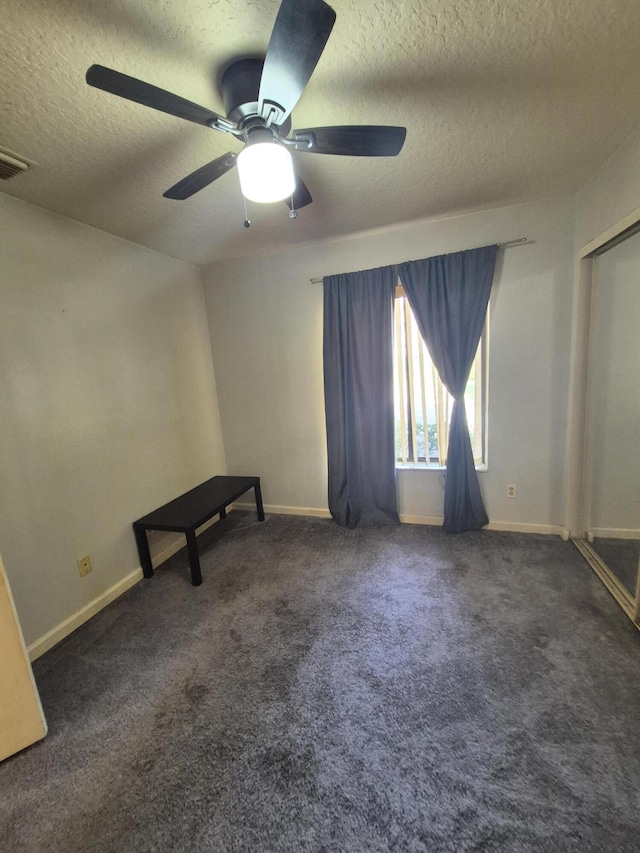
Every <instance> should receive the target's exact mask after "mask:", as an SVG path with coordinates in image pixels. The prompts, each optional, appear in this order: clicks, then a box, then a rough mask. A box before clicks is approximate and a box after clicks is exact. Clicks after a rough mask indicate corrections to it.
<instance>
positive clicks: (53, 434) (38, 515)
mask: <svg viewBox="0 0 640 853" xmlns="http://www.w3.org/2000/svg"><path fill="white" fill-rule="evenodd" d="M0 300H1V302H0V304H1V307H2V310H1V312H0V363H1V364H2V371H1V373H0V399H1V400H2V404H1V405H0V479H1V481H2V488H1V490H0V550H1V551H2V555H3V558H4V561H5V565H6V569H7V574H8V575H9V578H10V580H11V586H12V590H13V593H14V597H15V600H16V606H17V610H18V613H19V616H20V620H21V623H22V628H23V631H24V635H25V640H26V642H27V643H28V644H31V643H33V642H34V641H35V640H37V639H38V638H40V637H42V635H43V634H45V633H46V632H48V631H50V630H52V629H53V628H54V627H55V626H57V625H59V624H60V623H61V622H63V620H66V619H69V618H70V617H71V616H72V615H73V614H75V613H77V612H78V611H80V610H81V609H82V608H83V607H85V606H86V605H87V604H88V603H89V602H91V601H92V600H93V599H95V598H97V597H98V596H100V595H101V594H103V593H104V592H105V590H107V589H109V588H110V587H112V586H113V585H114V584H117V583H118V581H120V580H121V579H122V578H124V577H125V576H127V575H128V574H129V573H131V572H132V571H133V570H135V569H136V567H138V566H139V560H138V556H137V552H136V549H135V543H134V538H133V534H132V531H131V522H132V521H133V520H134V519H136V518H137V517H139V516H140V515H142V514H144V513H145V512H148V511H150V510H152V509H154V508H155V507H156V506H158V505H160V504H162V503H164V502H165V501H167V500H169V499H171V498H172V497H175V496H176V495H177V494H179V493H180V492H182V491H184V490H185V489H187V488H190V487H192V486H195V485H197V483H199V482H201V481H202V480H204V479H206V478H207V477H209V476H212V475H213V474H215V473H224V472H225V470H226V467H225V460H224V451H223V444H222V437H221V428H220V422H219V414H218V408H217V398H216V388H215V377H214V374H213V368H212V364H211V354H210V348H209V337H208V332H207V326H206V320H205V314H204V304H203V296H202V285H201V280H200V273H199V270H198V269H196V268H195V267H192V266H189V265H187V264H184V263H181V262H178V261H175V260H172V259H169V258H167V257H164V256H161V255H158V254H156V253H154V252H151V251H149V250H146V249H142V248H140V247H138V246H135V245H133V244H131V243H127V242H126V241H124V240H120V239H118V238H116V237H113V236H110V235H108V234H105V233H102V232H100V231H96V230H94V229H92V228H89V227H86V226H84V225H80V224H78V223H76V222H73V221H71V220H68V219H65V218H63V217H60V216H57V215H54V214H51V213H48V212H46V211H44V210H42V209H40V208H36V207H32V206H30V205H28V204H25V203H24V202H21V201H18V200H16V199H13V198H11V197H9V196H5V195H0ZM85 554H89V555H90V557H91V560H92V562H93V572H92V574H90V575H87V576H86V577H84V578H80V576H79V573H78V569H77V566H76V560H77V559H78V558H79V557H81V556H83V555H85Z"/></svg>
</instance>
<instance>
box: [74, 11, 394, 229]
mask: <svg viewBox="0 0 640 853" xmlns="http://www.w3.org/2000/svg"><path fill="white" fill-rule="evenodd" d="M335 19H336V13H335V12H334V10H333V9H332V8H331V7H330V6H329V5H327V3H325V2H324V0H282V3H281V5H280V9H279V11H278V15H277V17H276V22H275V24H274V27H273V32H272V33H271V39H270V41H269V45H268V47H267V53H266V56H265V58H264V60H262V59H253V58H250V59H238V60H236V61H235V62H233V63H231V64H230V65H229V66H228V67H227V69H226V70H225V72H224V74H223V75H222V81H221V90H222V99H223V102H224V106H225V110H226V112H227V115H226V116H221V115H218V114H217V113H214V112H212V111H211V110H209V109H207V108H205V107H201V106H198V104H194V103H192V102H191V101H187V100H185V99H184V98H181V97H179V96H178V95H173V94H171V93H170V92H167V91H165V90H164V89H159V88H158V87H156V86H152V85H150V84H149V83H144V82H143V81H142V80H137V79H136V78H135V77H129V76H128V75H127V74H122V73H120V72H119V71H113V70H112V69H110V68H105V67H104V66H102V65H92V66H91V67H90V68H89V70H88V71H87V74H86V80H87V83H88V84H89V85H90V86H94V87H95V88H97V89H102V90H103V91H105V92H110V93H111V94H113V95H119V96H120V97H121V98H127V99H128V100H130V101H135V102H136V103H138V104H143V105H144V106H147V107H151V108H153V109H156V110H160V111H162V112H165V113H169V115H173V116H177V117H178V118H182V119H186V120H187V121H192V122H195V123H196V124H200V125H204V126H205V127H209V128H212V129H213V130H218V131H220V132H222V133H229V134H231V135H232V136H234V137H236V139H238V140H240V141H243V142H244V148H243V149H242V151H240V153H239V154H234V153H232V152H228V153H227V154H223V155H222V156H221V157H218V158H216V159H215V160H213V161H212V162H211V163H207V164H206V165H205V166H202V167H201V168H199V169H197V170H196V171H195V172H192V173H191V174H190V175H188V176H187V177H186V178H183V179H182V180H181V181H178V183H177V184H174V186H172V187H171V188H170V189H168V190H167V191H166V192H165V193H163V195H164V196H165V197H166V198H171V199H180V200H183V199H186V198H189V197H190V196H192V195H194V193H197V192H198V191H199V190H201V189H204V187H206V186H208V185H209V184H211V183H213V181H216V180H217V179H218V178H220V177H222V175H224V174H225V173H226V172H228V171H229V170H230V169H232V168H233V167H234V166H237V167H238V171H239V174H240V186H241V189H242V192H243V195H244V196H245V197H246V198H248V199H250V200H252V201H259V202H272V201H282V200H285V201H286V203H287V205H288V206H289V208H290V209H291V211H292V212H291V214H290V216H295V215H296V214H295V210H296V209H297V208H301V207H304V206H305V205H307V204H310V203H311V201H312V198H311V194H310V193H309V190H308V189H307V187H306V186H305V184H304V182H303V181H302V179H301V178H300V176H299V175H297V174H296V172H295V170H294V168H293V163H292V159H291V154H290V151H291V150H293V151H299V152H307V153H312V154H341V155H347V156H351V157H393V156H395V155H396V154H398V153H399V152H400V150H401V149H402V146H403V144H404V140H405V136H406V132H407V131H406V128H404V127H386V126H380V125H344V126H337V127H312V128H306V129H304V130H294V131H293V132H291V111H292V110H293V108H294V107H295V105H296V104H297V102H298V100H299V99H300V96H301V95H302V92H303V90H304V88H305V86H306V84H307V82H308V81H309V78H310V77H311V75H312V74H313V71H314V69H315V67H316V64H317V63H318V60H319V59H320V56H321V54H322V51H323V50H324V48H325V45H326V43H327V41H328V39H329V35H330V34H331V30H332V28H333V25H334V23H335ZM245 224H246V223H245Z"/></svg>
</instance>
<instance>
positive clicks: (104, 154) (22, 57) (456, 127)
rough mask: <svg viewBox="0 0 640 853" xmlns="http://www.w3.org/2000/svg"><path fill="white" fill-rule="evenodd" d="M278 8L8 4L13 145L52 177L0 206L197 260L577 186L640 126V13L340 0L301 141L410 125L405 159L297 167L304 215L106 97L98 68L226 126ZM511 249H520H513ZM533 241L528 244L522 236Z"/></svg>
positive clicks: (31, 181)
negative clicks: (96, 80)
mask: <svg viewBox="0 0 640 853" xmlns="http://www.w3.org/2000/svg"><path fill="white" fill-rule="evenodd" d="M278 5H279V4H278V0H109V2H105V0H56V2H54V3H52V2H50V0H3V11H2V16H1V19H0V20H1V23H0V27H1V29H2V42H1V43H2V54H1V55H0V149H3V150H5V151H9V152H13V153H16V154H19V155H22V156H23V157H24V158H25V159H27V160H29V161H32V162H34V163H35V164H36V166H35V167H34V168H33V169H32V170H30V171H29V172H27V173H26V174H24V175H21V176H19V177H16V178H13V179H11V180H9V181H6V182H2V184H0V191H2V192H6V193H8V194H9V195H15V196H16V197H18V198H22V199H25V200H26V201H29V202H32V203H34V204H37V205H40V206H42V207H45V208H48V209H50V210H53V211H57V212H59V213H62V214H64V215H66V216H69V217H72V218H73V219H76V220H78V221H80V222H85V223H87V224H89V225H93V226H95V227H96V228H100V229H103V230H105V231H108V232H111V233H113V234H118V235H120V236H121V237H125V238H127V239H129V240H132V241H134V242H136V243H140V244H141V245H144V246H148V247H150V248H153V249H156V250H158V251H160V252H164V253H165V254H167V255H171V256H173V257H176V258H182V259H184V260H187V261H191V262H194V263H206V262H210V261H213V260H215V259H216V258H223V257H232V256H235V255H238V254H245V253H253V252H265V251H267V250H269V249H273V248H275V247H278V246H285V245H292V244H295V243H299V242H306V241H309V240H318V239H322V238H326V237H334V236H339V235H343V234H348V233H355V232H358V231H361V230H365V229H369V228H375V227H380V226H384V225H387V224H390V223H394V222H401V221H406V220H411V219H417V218H422V217H427V216H433V215H438V214H443V213H450V212H453V211H456V210H464V209H470V208H474V207H479V206H485V205H492V204H497V203H501V202H508V201H513V200H518V199H523V198H531V197H534V196H539V195H544V194H549V193H554V192H561V191H570V190H573V189H575V188H577V187H578V186H580V185H581V184H583V183H584V182H586V181H587V180H588V179H589V175H590V173H591V171H592V170H593V169H595V168H597V167H598V166H600V165H601V164H602V163H603V162H604V160H605V159H606V158H607V157H608V156H609V155H610V154H612V153H613V151H615V149H616V148H617V147H618V146H619V145H620V144H621V143H622V142H624V140H625V139H626V138H627V136H628V135H629V134H630V133H631V132H632V131H633V130H634V128H635V127H636V126H637V125H638V123H639V122H640V86H638V74H639V72H640V50H639V49H638V45H639V44H640V9H639V6H638V0H606V2H604V3H603V2H602V0H483V2H478V0H457V2H451V0H431V2H424V1H423V2H420V0H368V2H358V0H331V2H330V5H332V6H333V8H334V9H335V10H336V13H337V21H336V25H335V27H334V30H333V33H332V35H331V37H330V39H329V43H328V45H327V47H326V49H325V52H324V53H323V55H322V57H321V59H320V62H319V64H318V66H317V68H316V71H315V73H314V75H313V77H312V78H311V81H310V83H309V84H308V86H307V88H306V90H305V92H304V93H303V95H302V98H301V100H300V102H299V103H298V105H297V107H296V108H295V110H294V112H293V127H294V128H295V127H313V126H319V125H324V124H329V125H339V124H395V125H405V126H406V127H407V141H406V143H405V146H404V149H403V150H402V152H401V153H400V155H399V156H398V157H395V158H375V159H374V158H353V157H333V156H326V155H325V156H322V155H308V154H307V155H305V154H304V153H299V154H296V155H295V158H296V167H297V169H298V171H299V172H300V174H301V176H302V178H303V179H304V181H305V183H306V184H307V186H308V187H309V189H310V191H311V194H312V196H313V198H314V202H313V204H312V205H310V206H308V207H306V208H304V209H303V210H301V211H300V215H299V217H298V219H297V220H295V221H291V220H290V219H289V218H288V210H287V207H286V206H285V205H284V204H283V203H280V204H275V205H251V206H250V210H249V215H250V218H251V220H252V223H253V224H252V227H251V228H250V229H248V230H247V229H245V228H243V220H244V209H243V204H242V196H241V194H240V189H239V185H238V180H237V173H236V172H235V170H234V171H232V172H230V173H228V174H227V175H225V176H224V177H222V178H220V179H219V180H218V181H217V182H216V183H214V184H212V185H211V186H210V187H208V188H206V189H204V190H203V191H202V192H200V193H198V194H197V195H195V196H193V197H192V198H191V199H189V200H187V201H182V202H180V201H171V200H168V199H164V198H163V197H162V193H163V192H164V190H166V189H167V188H168V187H170V186H172V185H173V184H174V183H175V182H176V181H177V180H179V179H180V178H182V177H184V176H185V175H187V174H188V173H190V172H192V171H194V170H195V169H196V168H198V167H199V166H201V165H203V164H204V163H206V162H208V161H210V160H213V159H214V158H215V157H217V156H219V155H221V154H223V153H225V152H226V151H229V150H232V151H238V150H239V149H240V144H239V143H238V142H237V141H236V140H234V139H233V138H232V137H230V136H229V135H227V134H221V133H217V132H215V131H211V130H208V129H207V128H204V127H200V126H198V125H195V124H191V123H189V122H184V121H181V120H179V119H177V118H174V117H171V116H168V115H165V114H164V113H159V112H155V111H153V110H151V109H148V108H146V107H143V106H140V105H138V104H133V103H130V102H128V101H124V100H122V99H120V98H117V97H114V96H112V95H109V94H107V93H105V92H101V91H99V90H96V89H92V88H90V87H89V86H87V85H86V83H85V81H84V74H85V72H86V69H87V68H88V67H89V65H91V64H92V63H99V64H102V65H106V66H108V67H111V68H114V69H117V70H119V71H123V72H125V73H126V74H129V75H131V76H134V77H138V78H140V79H142V80H145V81H147V82H149V83H153V84H154V85H157V86H160V87H162V88H165V89H168V90H169V91H171V92H174V93H176V94H178V95H181V96H183V97H185V98H187V99H189V100H192V101H195V102H197V103H200V104H202V105H204V106H207V107H210V108H212V109H213V110H214V111H216V112H220V113H224V109H223V107H222V101H221V98H220V95H219V89H218V83H217V81H218V79H219V76H220V73H221V69H222V68H223V67H224V66H225V65H226V64H227V63H228V62H229V61H230V60H231V59H233V58H234V57H237V56H241V55H255V54H259V53H264V51H265V50H266V47H267V44H268V41H269V34H270V32H271V28H272V26H273V22H274V20H275V16H276V13H277V9H278ZM506 236H507V237H508V236H510V235H506ZM516 236H518V235H516Z"/></svg>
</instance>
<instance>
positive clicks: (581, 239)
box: [576, 128, 640, 249]
mask: <svg viewBox="0 0 640 853" xmlns="http://www.w3.org/2000/svg"><path fill="white" fill-rule="evenodd" d="M638 207H640V128H639V129H638V131H637V132H636V133H635V134H634V135H633V136H631V137H630V138H629V140H628V141H627V142H626V144H625V145H623V146H622V147H621V148H620V149H618V151H616V153H615V154H614V155H613V156H612V157H611V158H610V159H609V160H608V161H607V162H606V163H605V164H604V165H603V167H602V168H601V169H599V170H598V171H597V172H596V173H595V174H594V175H593V177H592V179H591V181H589V183H588V184H586V186H584V187H583V188H582V189H581V190H580V192H579V193H578V194H577V204H576V247H577V248H578V249H580V248H582V247H583V246H586V245H587V243H590V242H591V240H595V239H596V238H597V237H599V236H600V235H601V234H603V233H604V232H605V231H607V229H609V228H611V227H613V226H614V225H615V224H616V223H617V222H619V221H620V220H621V219H622V218H623V217H625V216H626V215H627V214H629V213H631V212H632V211H634V210H635V209H636V208H638Z"/></svg>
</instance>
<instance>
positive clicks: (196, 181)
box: [162, 151, 238, 201]
mask: <svg viewBox="0 0 640 853" xmlns="http://www.w3.org/2000/svg"><path fill="white" fill-rule="evenodd" d="M237 159H238V155H237V154H232V153H231V152H230V151H229V152H227V154H223V155H222V157H218V159H217V160H212V161H211V163H207V165H206V166H201V167H200V168H199V169H196V171H195V172H192V173H191V174H190V175H187V177H186V178H183V179H182V180H181V181H178V183H177V184H174V185H173V186H172V187H171V188H170V189H168V190H167V191H166V192H165V193H162V195H163V196H164V197H165V198H175V199H179V200H180V201H184V199H185V198H190V197H191V196H192V195H194V194H195V193H197V192H199V191H200V190H203V189H204V188H205V187H207V186H209V184H212V183H213V182H214V181H216V180H217V179H218V178H221V177H222V175H224V174H225V173H226V172H228V171H229V169H232V168H233V167H234V166H235V165H236V160H237Z"/></svg>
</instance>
